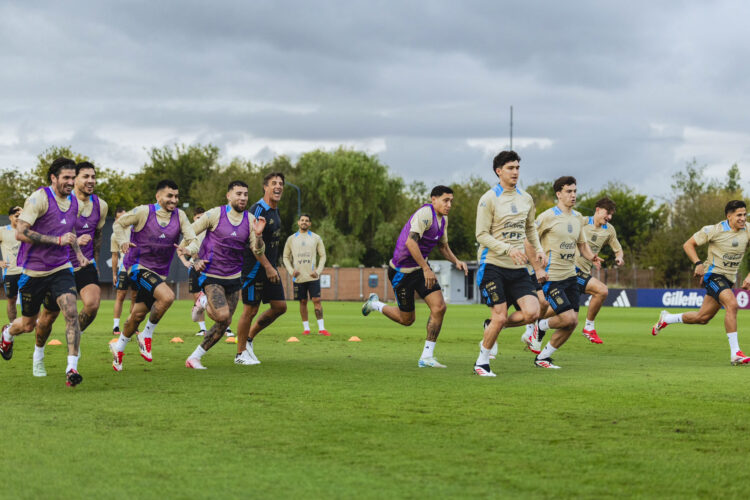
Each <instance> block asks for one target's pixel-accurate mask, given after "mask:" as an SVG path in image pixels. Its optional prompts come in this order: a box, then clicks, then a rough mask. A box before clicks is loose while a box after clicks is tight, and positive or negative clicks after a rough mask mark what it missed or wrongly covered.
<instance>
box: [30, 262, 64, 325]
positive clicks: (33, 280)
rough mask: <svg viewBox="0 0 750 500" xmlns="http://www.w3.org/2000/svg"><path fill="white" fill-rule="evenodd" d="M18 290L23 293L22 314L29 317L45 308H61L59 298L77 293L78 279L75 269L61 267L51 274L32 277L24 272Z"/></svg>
mask: <svg viewBox="0 0 750 500" xmlns="http://www.w3.org/2000/svg"><path fill="white" fill-rule="evenodd" d="M18 291H19V292H20V293H21V314H22V315H23V316H26V317H27V318H29V317H32V316H36V315H37V314H39V309H40V308H41V307H42V304H44V308H45V309H46V310H48V311H51V312H57V311H59V310H60V306H58V305H57V298H58V297H60V296H61V295H65V294H66V293H72V294H73V295H74V296H75V294H76V280H75V278H74V277H73V269H72V268H67V269H60V270H59V271H57V272H56V273H54V274H50V275H49V276H40V277H31V276H29V275H27V274H22V275H21V277H20V279H19V280H18Z"/></svg>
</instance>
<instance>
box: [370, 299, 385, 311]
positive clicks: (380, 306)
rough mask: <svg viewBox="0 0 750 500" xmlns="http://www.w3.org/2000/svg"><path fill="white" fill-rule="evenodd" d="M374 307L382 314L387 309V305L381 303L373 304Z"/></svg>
mask: <svg viewBox="0 0 750 500" xmlns="http://www.w3.org/2000/svg"><path fill="white" fill-rule="evenodd" d="M372 307H374V308H375V310H376V311H377V312H379V313H382V312H383V308H384V307H385V303H383V302H380V301H377V302H373V303H372Z"/></svg>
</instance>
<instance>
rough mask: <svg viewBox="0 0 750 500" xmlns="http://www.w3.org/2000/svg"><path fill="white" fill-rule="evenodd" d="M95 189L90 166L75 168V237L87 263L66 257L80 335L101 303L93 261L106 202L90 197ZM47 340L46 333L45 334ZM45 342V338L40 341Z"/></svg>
mask: <svg viewBox="0 0 750 500" xmlns="http://www.w3.org/2000/svg"><path fill="white" fill-rule="evenodd" d="M95 187H96V169H95V167H94V165H93V164H92V163H89V162H87V161H84V162H81V163H79V164H78V165H76V181H75V188H73V194H74V195H75V197H76V198H78V205H79V206H80V207H81V208H80V215H79V216H78V218H77V219H76V235H77V236H78V244H79V245H80V247H81V252H82V253H83V255H84V256H85V257H86V259H87V260H88V261H89V264H88V265H86V266H81V265H80V263H79V262H78V259H76V256H75V255H71V256H70V263H71V264H73V272H74V274H75V279H76V290H78V294H79V295H80V296H81V301H82V302H83V308H82V309H81V312H80V313H78V323H79V324H80V326H81V331H82V332H83V331H85V330H86V328H87V327H88V326H89V325H90V324H91V322H92V321H94V318H96V314H97V312H99V303H100V302H101V294H102V292H101V288H99V271H98V270H97V266H96V257H97V256H98V255H99V250H100V248H101V246H102V227H103V226H104V223H105V222H107V211H108V206H107V202H106V201H104V200H102V199H101V198H99V197H98V196H97V195H95V194H94V188H95ZM47 336H49V332H47ZM44 340H45V342H46V340H47V339H46V337H45V338H44Z"/></svg>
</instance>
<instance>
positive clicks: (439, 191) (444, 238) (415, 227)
mask: <svg viewBox="0 0 750 500" xmlns="http://www.w3.org/2000/svg"><path fill="white" fill-rule="evenodd" d="M452 204H453V190H452V189H451V188H449V187H447V186H435V187H434V188H432V192H431V193H430V203H426V204H424V205H422V207H420V208H419V210H417V211H416V212H414V213H413V214H412V216H411V217H409V220H408V221H407V222H406V224H404V227H403V228H402V229H401V234H400V235H399V237H398V240H397V241H396V248H395V250H394V251H393V258H392V259H391V261H390V263H389V264H390V267H389V268H388V278H389V279H390V280H391V285H393V291H394V292H395V294H396V303H397V304H398V306H388V305H385V304H384V303H383V302H380V299H379V298H378V296H377V294H374V293H371V294H370V297H369V298H368V299H367V302H365V304H364V305H363V306H362V314H363V315H365V316H367V315H368V314H370V313H371V312H372V311H378V312H379V313H382V314H383V315H384V316H385V317H387V318H388V319H390V320H391V321H395V322H396V323H399V324H401V325H404V326H410V325H411V324H413V323H414V319H415V314H414V292H416V293H417V294H418V295H419V296H420V297H421V298H422V299H423V300H424V301H425V303H426V304H427V307H429V308H430V317H429V318H428V319H427V339H426V340H425V343H424V348H423V349H422V355H421V356H420V357H419V361H418V362H417V366H419V367H420V368H427V367H431V368H445V365H443V364H441V363H440V362H438V360H437V359H436V358H435V344H436V342H437V339H438V335H440V328H441V327H442V326H443V317H444V316H445V310H446V306H445V300H444V299H443V292H442V291H441V289H440V284H439V283H438V280H437V276H435V273H434V272H433V270H432V269H431V268H430V264H429V263H428V262H427V256H428V255H430V252H432V250H433V249H434V248H435V247H438V249H439V250H440V253H442V254H443V255H444V256H445V258H446V259H448V260H449V261H451V262H452V263H453V264H454V265H455V266H456V269H459V270H461V271H463V272H464V274H468V272H469V270H468V268H467V267H466V263H464V262H462V261H460V260H458V259H457V258H456V256H455V255H453V252H452V251H451V249H450V246H448V213H449V212H450V210H451V206H452Z"/></svg>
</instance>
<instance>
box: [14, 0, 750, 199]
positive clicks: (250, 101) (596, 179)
mask: <svg viewBox="0 0 750 500" xmlns="http://www.w3.org/2000/svg"><path fill="white" fill-rule="evenodd" d="M749 5H750V4H747V3H746V2H742V1H719V2H704V1H696V2H673V3H670V2H633V1H631V2H602V1H590V2H584V1H570V2H552V1H547V2H535V1H522V2H521V1H519V2H498V1H463V2H458V1H439V0H430V1H424V2H409V1H403V0H402V1H369V2H356V1H328V2H324V1H298V2H281V1H248V2H240V1H236V2H222V1H216V0H214V1H212V2H204V1H202V2H188V1H179V2H176V1H165V0H163V1H158V2H153V1H148V2H146V1H144V2H136V1H129V2H124V1H121V2H110V1H99V2H90V3H89V2H87V3H84V2H43V1H39V2H36V1H35V2H3V3H2V4H0V167H3V168H8V167H13V168H21V169H26V168H30V167H31V166H32V165H33V164H34V161H35V157H36V155H37V154H39V153H40V152H41V151H43V150H44V149H45V148H46V147H48V146H51V145H71V146H72V147H73V148H74V150H76V151H78V152H81V153H84V154H86V155H88V156H90V157H91V158H92V159H94V160H95V162H96V163H98V164H99V165H101V166H106V167H112V168H118V169H123V170H126V171H134V170H136V169H137V168H138V167H139V166H141V165H142V164H143V163H144V161H145V159H146V153H145V150H146V149H147V148H150V147H152V146H163V145H167V144H174V143H193V142H198V143H208V142H211V143H214V144H216V145H218V146H219V147H220V148H221V150H222V152H223V154H224V155H225V159H227V160H228V159H229V158H230V157H234V156H242V157H245V158H249V159H252V160H254V161H264V160H268V159H270V158H272V157H273V156H274V155H276V154H287V155H290V156H292V157H296V156H298V155H299V154H300V153H303V152H305V151H309V150H311V149H315V148H325V149H330V148H335V147H337V146H338V145H345V146H348V147H352V148H356V149H363V150H366V151H368V152H370V153H374V154H377V155H378V156H379V157H380V159H381V160H382V161H383V162H384V163H385V164H387V165H388V166H389V167H390V168H391V170H392V171H393V172H394V173H396V174H398V175H401V176H403V177H404V178H405V179H406V180H407V181H411V180H414V179H419V180H423V181H425V182H426V183H427V184H435V183H448V182H452V181H461V180H464V179H466V178H468V177H469V176H471V175H478V176H481V177H482V178H484V179H486V180H488V181H491V180H492V179H493V176H492V172H491V166H490V165H491V158H492V156H494V154H495V153H497V152H498V151H500V150H501V149H503V148H507V147H508V129H509V107H510V106H511V105H513V107H514V114H515V120H514V122H515V126H514V149H516V150H517V151H518V152H519V153H520V155H521V156H522V162H521V165H522V182H524V183H526V184H529V183H531V182H533V181H536V180H551V179H553V178H555V177H558V176H560V175H567V174H572V175H575V176H576V177H577V178H578V184H579V189H581V190H588V189H594V188H598V187H600V186H602V185H603V184H604V183H606V182H607V181H609V180H615V181H623V182H625V183H627V184H630V185H632V186H633V187H635V188H637V189H639V190H642V191H644V192H646V193H647V194H649V195H652V196H664V195H666V194H668V191H669V183H670V176H671V175H672V174H673V173H674V172H676V171H677V170H678V169H680V168H682V167H683V166H684V165H685V162H686V161H689V160H691V159H692V158H696V159H697V161H698V162H699V163H700V164H706V165H708V166H709V169H708V171H709V173H710V174H711V175H714V176H723V175H724V174H725V172H726V171H727V170H728V168H729V167H730V166H731V165H732V164H733V163H735V162H737V163H739V165H740V168H741V170H742V184H743V187H745V188H746V189H748V188H749V187H750V105H749V104H748V96H749V95H750V92H748V90H750V64H748V61H750V35H748V31H747V27H746V25H747V20H748V18H750V6H749Z"/></svg>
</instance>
